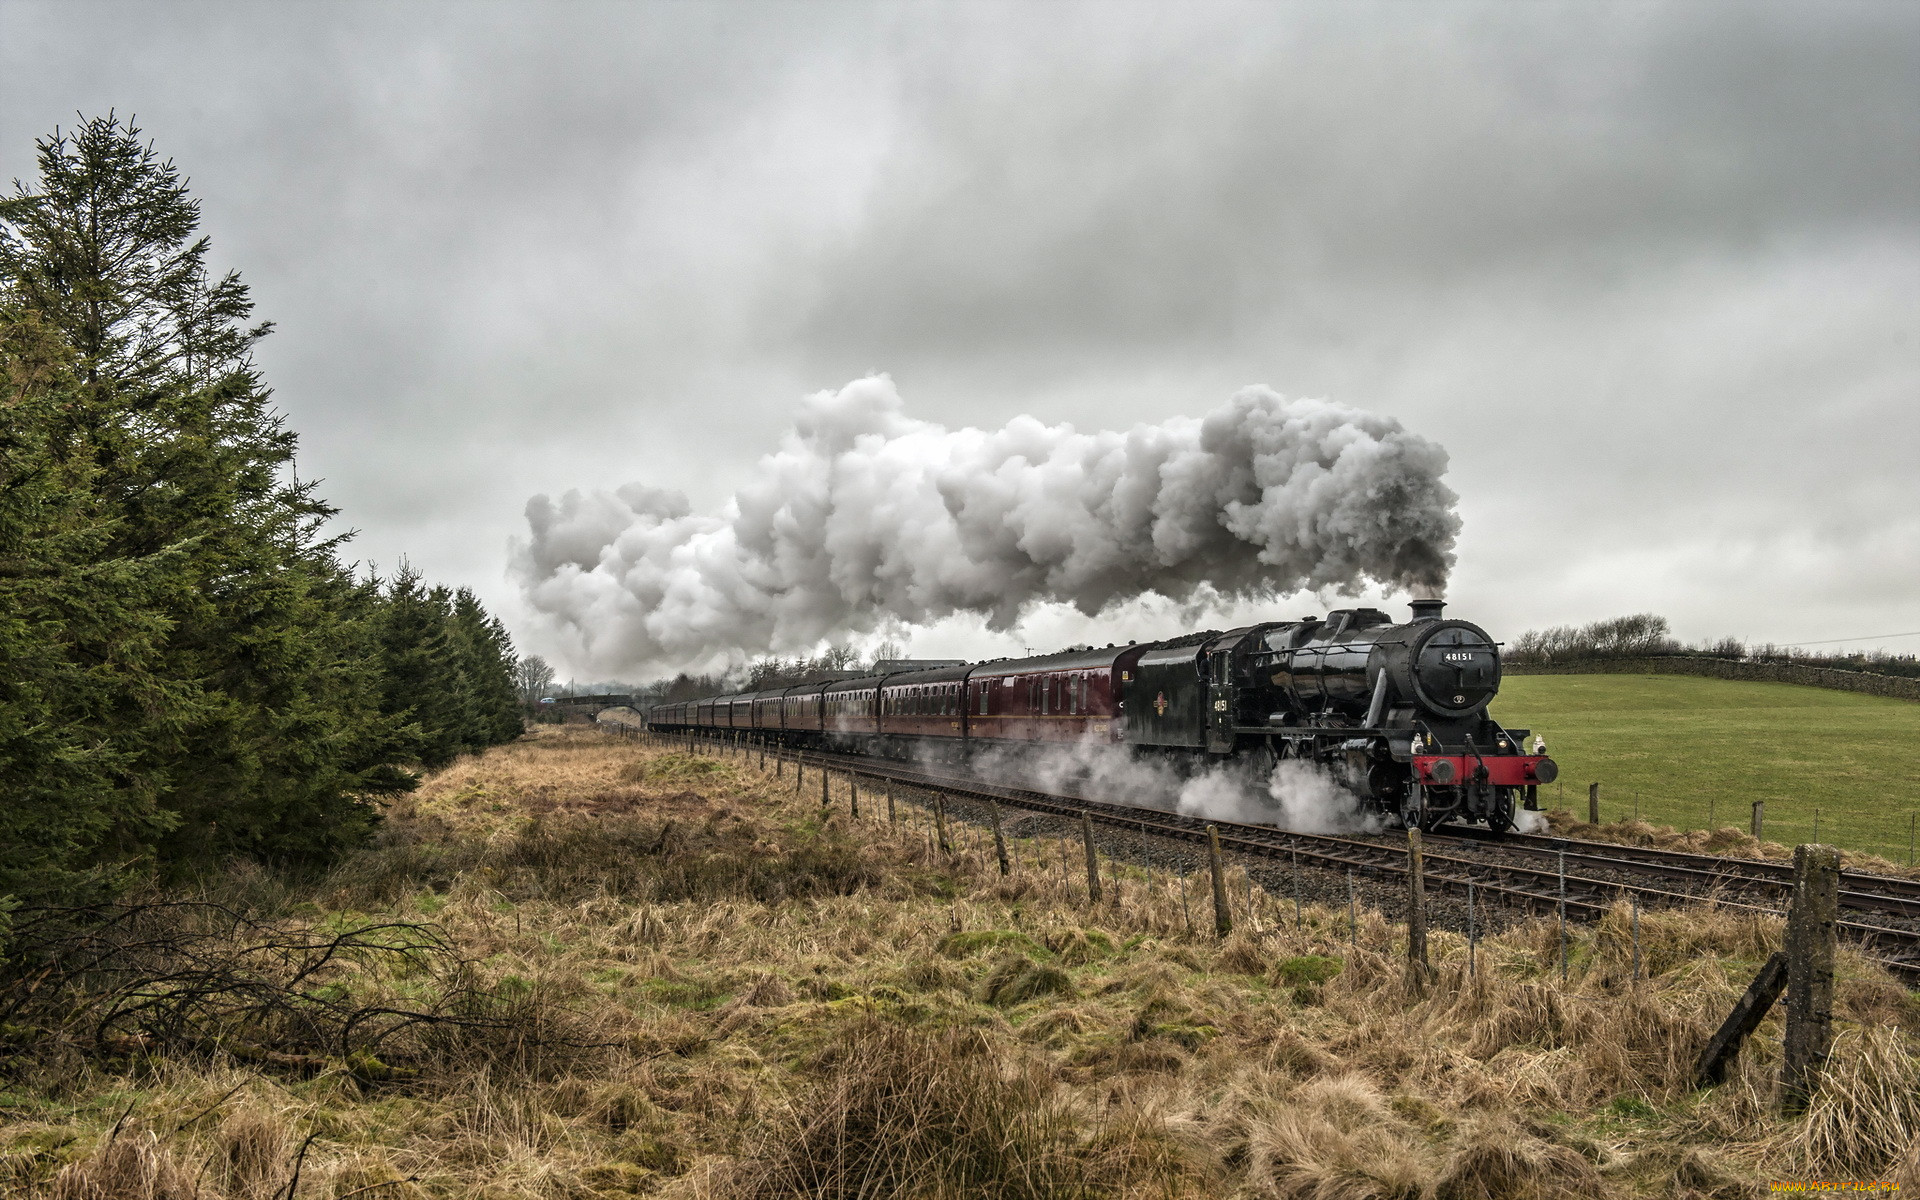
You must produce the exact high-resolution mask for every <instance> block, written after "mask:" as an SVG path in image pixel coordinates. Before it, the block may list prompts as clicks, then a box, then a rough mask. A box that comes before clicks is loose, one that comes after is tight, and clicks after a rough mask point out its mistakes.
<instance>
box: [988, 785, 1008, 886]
mask: <svg viewBox="0 0 1920 1200" xmlns="http://www.w3.org/2000/svg"><path fill="white" fill-rule="evenodd" d="M987 812H988V814H989V815H990V816H991V817H992V818H993V856H994V857H995V858H996V859H998V860H1000V874H1002V875H1009V874H1012V872H1013V868H1012V866H1011V865H1010V864H1009V863H1008V862H1007V839H1006V836H1005V835H1004V834H1002V833H1001V832H1000V806H999V805H998V804H996V803H994V802H993V801H991V800H989V801H987Z"/></svg>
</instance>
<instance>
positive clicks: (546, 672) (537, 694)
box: [513, 654, 553, 712]
mask: <svg viewBox="0 0 1920 1200" xmlns="http://www.w3.org/2000/svg"><path fill="white" fill-rule="evenodd" d="M513 675H514V685H515V686H516V687H518V688H519V689H520V703H521V704H523V705H525V706H526V708H527V711H529V712H531V711H533V709H534V708H535V707H536V706H537V705H539V703H540V698H541V697H542V696H544V695H546V694H547V689H548V688H550V687H552V686H553V668H552V667H551V666H548V665H547V660H546V659H544V658H541V657H540V656H539V655H538V654H529V655H527V656H526V657H525V658H523V659H521V660H519V661H518V662H517V663H515V664H514V671H513Z"/></svg>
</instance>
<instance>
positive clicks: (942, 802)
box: [933, 792, 953, 854]
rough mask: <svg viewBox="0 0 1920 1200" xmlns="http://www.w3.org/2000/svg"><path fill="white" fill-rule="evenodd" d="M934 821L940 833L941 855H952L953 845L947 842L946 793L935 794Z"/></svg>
mask: <svg viewBox="0 0 1920 1200" xmlns="http://www.w3.org/2000/svg"><path fill="white" fill-rule="evenodd" d="M933 820H934V828H935V829H937V830H938V831H939V833H940V853H942V854H952V853H953V843H952V842H950V841H948V840H947V794H946V793H945V792H935V793H934V794H933Z"/></svg>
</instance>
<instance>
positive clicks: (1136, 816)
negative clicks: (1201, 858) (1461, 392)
mask: <svg viewBox="0 0 1920 1200" xmlns="http://www.w3.org/2000/svg"><path fill="white" fill-rule="evenodd" d="M693 736H696V737H699V736H700V735H698V734H695V735H693ZM707 740H711V739H707ZM755 748H756V749H757V746H756V747H755ZM768 748H769V749H770V750H771V749H773V747H772V746H769V747H768ZM779 753H782V754H784V755H785V756H786V757H787V759H788V760H789V761H792V762H797V763H802V764H805V765H809V766H813V767H815V768H816V769H824V770H838V771H841V772H843V773H846V774H849V775H853V776H864V777H866V778H870V779H884V780H887V781H890V782H894V783H901V784H905V785H907V786H910V787H917V788H922V789H925V790H929V791H938V792H944V793H946V794H948V795H952V796H958V797H965V798H971V799H976V800H993V801H1002V802H1005V803H1008V804H1012V805H1015V806H1017V807H1021V808H1025V809H1028V810H1030V811H1035V812H1040V813H1044V814H1046V815H1049V816H1057V817H1062V818H1068V819H1077V818H1078V817H1079V816H1080V814H1081V812H1083V811H1084V812H1086V813H1087V814H1088V816H1089V817H1090V818H1092V819H1093V820H1096V821H1099V822H1100V823H1102V824H1106V825H1112V826H1115V827H1118V828H1124V829H1128V830H1131V831H1135V832H1139V833H1142V834H1148V835H1151V836H1157V837H1164V838H1167V839H1170V840H1176V841H1184V842H1196V843H1203V842H1205V841H1206V838H1207V833H1206V830H1207V827H1208V826H1209V825H1211V826H1213V827H1214V828H1215V829H1217V830H1218V832H1219V836H1220V842H1221V847H1222V849H1229V850H1234V851H1237V852H1239V853H1243V854H1250V855H1255V856H1259V857H1265V858H1281V857H1290V856H1292V855H1295V854H1297V855H1298V856H1299V857H1300V858H1302V859H1304V860H1306V861H1307V862H1309V863H1310V864H1321V865H1325V866H1329V867H1337V868H1345V867H1352V868H1354V869H1356V870H1359V871H1362V872H1364V873H1366V874H1368V875H1369V876H1377V875H1387V876H1395V875H1398V876H1404V875H1405V874H1406V872H1407V860H1408V854H1407V851H1406V850H1405V849H1404V848H1403V847H1400V846H1395V845H1391V844H1388V843H1382V842H1370V841H1358V840H1355V839H1352V838H1341V837H1334V836H1332V835H1328V834H1314V833H1298V832H1295V831H1292V830H1284V829H1277V828H1275V827H1273V826H1268V825H1251V824H1246V823H1244V822H1237V821H1221V820H1206V819H1202V818H1199V817H1188V816H1184V815H1182V814H1179V813H1173V812H1167V811H1165V810H1162V809H1149V808H1139V807H1135V806H1132V805H1122V804H1113V803H1110V802H1107V801H1100V800H1090V799H1087V798H1085V797H1079V796H1062V795H1058V794H1054V793H1047V792H1038V791H1033V790H1031V789H1027V788H1019V787H1013V786H1010V785H1005V784H997V783H992V782H990V781H986V780H981V779H978V778H971V777H964V776H957V775H940V774H935V773H933V772H931V771H927V770H924V769H919V768H914V767H911V766H908V765H905V764H901V763H897V762H894V761H891V760H886V759H874V758H871V757H869V756H866V755H852V754H841V753H836V752H833V751H824V750H803V749H798V748H793V747H785V748H781V749H780V750H779ZM1509 836H1513V837H1517V838H1523V839H1530V840H1532V841H1534V842H1548V843H1562V844H1564V845H1566V846H1567V847H1569V849H1568V852H1567V857H1568V859H1569V860H1579V861H1583V862H1585V863H1588V864H1592V865H1598V866H1602V867H1605V868H1606V869H1611V870H1617V871H1622V872H1626V873H1640V874H1659V875H1663V876H1667V877H1672V878H1690V879H1698V878H1700V877H1703V876H1704V877H1710V878H1711V880H1712V882H1713V883H1714V884H1715V885H1716V886H1732V885H1736V884H1739V883H1743V882H1755V881H1758V882H1770V881H1765V880H1759V879H1758V877H1748V878H1746V879H1741V878H1728V877H1727V876H1726V874H1725V873H1719V874H1716V873H1714V872H1711V871H1706V870H1701V869H1688V868H1681V867H1678V866H1677V865H1676V864H1672V863H1660V862H1657V861H1656V860H1655V859H1653V858H1647V859H1637V858H1628V857H1617V858H1616V857H1608V856H1605V855H1600V854H1596V853H1593V851H1594V850H1596V849H1598V848H1600V847H1605V848H1607V849H1608V850H1612V849H1614V848H1615V847H1614V846H1613V845H1612V844H1611V843H1604V842H1590V841H1581V840H1577V839H1567V838H1538V837H1537V836H1535V835H1527V834H1519V835H1509ZM1442 840H1445V841H1459V842H1462V843H1466V842H1472V841H1476V840H1477V841H1480V842H1482V843H1483V844H1487V845H1489V846H1492V847H1495V848H1499V849H1506V848H1508V847H1507V845H1506V842H1505V841H1504V840H1502V841H1498V842H1496V841H1493V840H1492V839H1487V838H1482V839H1472V838H1456V837H1452V836H1448V837H1445V838H1443V839H1442ZM1573 847H1578V848H1579V849H1577V850H1576V849H1573ZM1515 848H1517V849H1521V850H1522V852H1525V853H1551V854H1557V853H1558V848H1557V847H1556V848H1555V849H1553V850H1544V851H1543V850H1542V849H1541V848H1540V847H1538V846H1536V845H1528V844H1526V843H1524V842H1523V843H1522V844H1521V845H1520V846H1518V847H1515ZM1629 849H1632V850H1645V849H1647V847H1630V848H1629ZM1674 853H1677V852H1674ZM1424 857H1425V866H1426V870H1425V881H1426V885H1427V886H1428V887H1429V888H1434V889H1437V890H1440V891H1454V892H1459V893H1462V894H1464V893H1465V892H1466V890H1467V887H1468V885H1469V884H1471V885H1472V886H1473V887H1474V888H1475V889H1476V890H1477V891H1478V892H1480V893H1486V894H1491V895H1493V896H1496V897H1499V898H1501V899H1503V900H1505V901H1507V902H1509V903H1516V904H1519V905H1521V906H1523V907H1525V908H1527V909H1528V910H1529V911H1540V910H1542V909H1547V910H1553V909H1555V908H1556V907H1557V905H1558V904H1559V902H1560V895H1559V890H1558V889H1559V883H1560V875H1559V873H1558V872H1557V871H1546V870H1537V869H1534V868H1532V867H1522V866H1516V865H1512V864H1500V863H1487V862H1481V861H1475V860H1472V859H1467V858H1459V857H1455V856H1453V855H1449V854H1441V853H1435V852H1433V851H1432V850H1429V851H1428V852H1427V853H1426V854H1425V856H1424ZM1696 857H1700V858H1708V859H1709V860H1710V861H1720V860H1712V859H1711V856H1704V855H1703V856H1696ZM1730 861H1735V862H1749V861H1751V860H1730ZM1682 871H1684V872H1686V873H1685V874H1678V873H1677V872H1682ZM1870 878H1873V879H1875V880H1876V881H1877V880H1879V879H1882V878H1884V877H1880V876H1875V877H1870ZM1566 883H1567V897H1566V904H1567V912H1568V914H1569V915H1579V916H1582V917H1584V918H1585V919H1587V920H1598V919H1599V918H1600V917H1602V916H1604V915H1605V914H1606V913H1607V912H1608V911H1609V910H1610V909H1611V908H1612V906H1613V905H1614V904H1615V903H1618V902H1619V900H1620V899H1622V898H1623V897H1625V896H1627V895H1635V896H1638V897H1639V898H1640V899H1641V900H1642V901H1643V902H1646V903H1650V904H1654V905H1657V906H1662V907H1668V906H1676V905H1683V904H1689V903H1698V902H1700V901H1702V900H1703V899H1711V900H1712V901H1713V903H1715V904H1716V905H1717V906H1718V907H1721V908H1736V909H1741V910H1744V911H1749V912H1762V913H1767V914H1769V915H1779V914H1780V912H1781V910H1780V909H1779V908H1777V907H1774V906H1771V905H1762V904H1748V903H1742V902H1739V901H1734V900H1729V899H1726V898H1724V897H1721V896H1709V897H1702V896H1699V895H1694V894H1691V893H1686V892H1673V891H1668V890H1665V889H1663V888H1658V887H1652V886H1648V885H1645V884H1635V883H1624V882H1620V881H1616V880H1604V879H1592V878H1589V877H1587V876H1582V875H1574V874H1568V875H1567V876H1566ZM1854 895H1855V896H1857V897H1858V898H1860V899H1862V900H1872V901H1876V902H1884V901H1885V900H1886V899H1888V898H1886V897H1879V896H1872V895H1869V894H1865V893H1855V894H1854ZM1844 902H1845V900H1844V898H1843V903H1844ZM1837 926H1838V928H1839V929H1840V931H1841V932H1842V933H1843V934H1845V935H1847V936H1848V937H1850V938H1852V939H1853V940H1855V941H1857V942H1859V943H1861V945H1862V947H1863V949H1871V950H1882V951H1887V950H1891V951H1892V954H1891V956H1888V955H1887V954H1885V953H1882V954H1870V955H1869V957H1870V958H1871V959H1872V960H1873V961H1875V962H1878V963H1879V964H1880V965H1882V966H1884V967H1886V968H1887V969H1888V970H1889V971H1892V972H1894V973H1895V974H1897V975H1900V976H1902V977H1903V978H1905V979H1907V980H1909V981H1910V982H1920V932H1916V931H1913V930H1907V929H1889V928H1885V927H1882V926H1877V925H1866V924H1861V923H1859V922H1854V921H1841V922H1838V923H1837Z"/></svg>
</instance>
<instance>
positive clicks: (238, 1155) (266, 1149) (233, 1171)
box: [213, 1104, 297, 1196]
mask: <svg viewBox="0 0 1920 1200" xmlns="http://www.w3.org/2000/svg"><path fill="white" fill-rule="evenodd" d="M213 1141H214V1152H215V1156H214V1163H213V1166H214V1169H215V1171H216V1172H217V1177H218V1178H219V1180H220V1182H221V1185H222V1186H223V1187H224V1188H225V1189H226V1190H227V1191H228V1192H230V1193H232V1194H233V1195H236V1196H268V1195H272V1194H274V1193H276V1192H278V1191H280V1190H281V1189H283V1188H284V1187H285V1186H286V1184H287V1177H288V1176H289V1175H290V1174H291V1173H292V1170H293V1157H294V1152H295V1146H296V1144H297V1143H296V1139H295V1137H294V1135H293V1130H292V1128H291V1127H290V1126H289V1124H288V1123H287V1119H286V1117H285V1116H284V1115H283V1114H281V1113H277V1112H273V1111H271V1110H269V1109H267V1108H264V1107H262V1106H261V1105H258V1104H245V1105H242V1106H240V1107H238V1108H235V1109H234V1110H233V1111H232V1112H230V1113H228V1114H227V1115H226V1117H224V1118H223V1119H222V1120H221V1122H220V1124H219V1125H218V1126H217V1127H216V1129H215V1132H214V1138H213Z"/></svg>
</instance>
